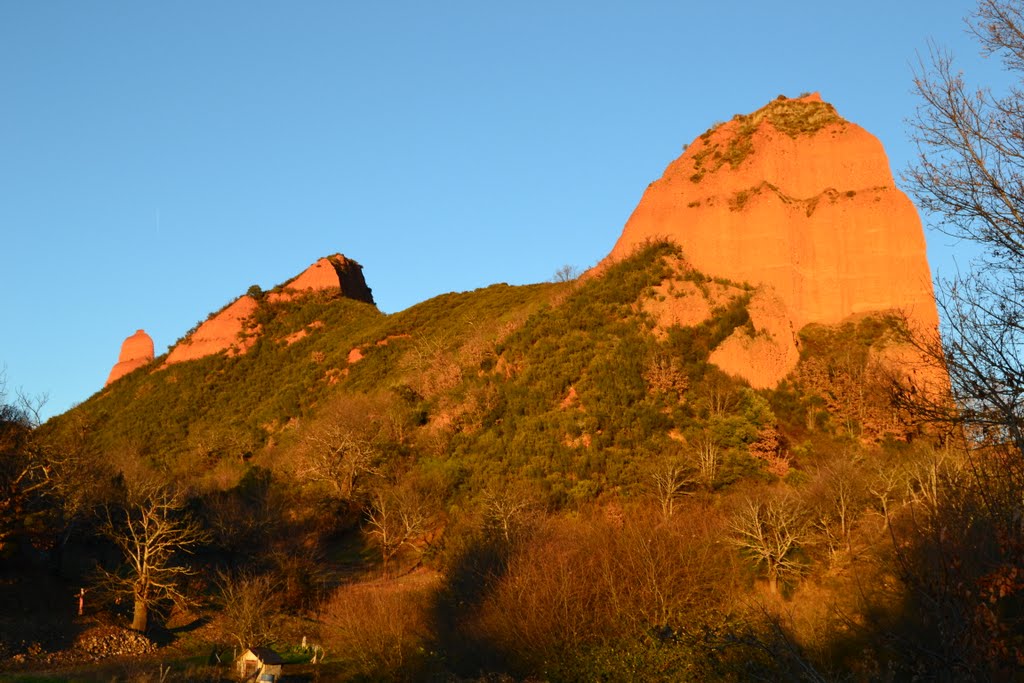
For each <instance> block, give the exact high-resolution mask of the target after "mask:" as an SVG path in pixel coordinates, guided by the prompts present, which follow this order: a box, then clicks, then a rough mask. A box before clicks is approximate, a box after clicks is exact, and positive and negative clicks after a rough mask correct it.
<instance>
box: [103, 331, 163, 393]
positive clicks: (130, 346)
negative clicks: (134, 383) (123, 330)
mask: <svg viewBox="0 0 1024 683" xmlns="http://www.w3.org/2000/svg"><path fill="white" fill-rule="evenodd" d="M152 360H153V340H152V339H151V338H150V336H149V335H148V334H146V332H145V330H136V331H135V334H133V335H131V336H130V337H128V338H127V339H125V340H124V342H122V343H121V353H120V354H119V355H118V357H117V363H116V364H115V365H114V367H113V368H111V369H110V374H109V375H108V376H107V381H106V383H105V384H104V385H103V386H108V385H109V384H111V383H112V382H115V381H116V380H119V379H121V378H122V377H124V376H125V375H127V374H128V373H129V372H131V371H133V370H137V369H138V368H141V367H142V366H143V365H146V364H147V363H149V362H151V361H152Z"/></svg>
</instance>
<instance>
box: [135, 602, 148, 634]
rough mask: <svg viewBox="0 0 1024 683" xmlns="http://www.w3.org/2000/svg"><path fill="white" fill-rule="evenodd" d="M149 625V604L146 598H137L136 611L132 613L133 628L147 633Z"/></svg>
mask: <svg viewBox="0 0 1024 683" xmlns="http://www.w3.org/2000/svg"><path fill="white" fill-rule="evenodd" d="M147 626H149V606H148V605H147V604H146V602H145V600H142V599H140V598H135V612H134V614H133V615H132V629H134V630H136V631H138V632H140V633H145V632H146V627H147Z"/></svg>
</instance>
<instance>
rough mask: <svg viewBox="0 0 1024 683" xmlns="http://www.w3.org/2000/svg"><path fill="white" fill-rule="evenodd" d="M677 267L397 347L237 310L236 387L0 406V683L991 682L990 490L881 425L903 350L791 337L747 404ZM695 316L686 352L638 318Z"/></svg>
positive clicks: (527, 304)
mask: <svg viewBox="0 0 1024 683" xmlns="http://www.w3.org/2000/svg"><path fill="white" fill-rule="evenodd" d="M680 257H681V255H680V254H679V252H678V249H677V248H675V247H673V246H672V245H670V244H667V243H658V244H651V245H648V246H647V247H646V248H644V249H642V250H640V251H638V252H637V253H636V254H635V255H634V257H632V258H631V259H629V260H627V261H624V262H622V263H619V264H617V265H615V266H613V267H611V268H610V269H608V270H607V272H605V273H603V274H602V275H600V276H596V277H587V278H585V279H583V280H566V281H563V282H555V283H549V284H541V285H534V286H529V287H509V286H506V285H495V286H492V287H489V288H486V289H482V290H477V291H475V292H468V293H463V294H449V295H445V296H441V297H437V298H435V299H432V300H429V301H427V302H424V303H423V304H420V305H418V306H415V307H413V308H411V309H409V310H407V311H404V312H402V313H399V314H395V315H390V316H385V315H382V314H380V313H379V312H377V311H376V310H375V309H374V308H373V307H372V306H369V305H367V304H362V303H359V302H354V301H351V300H348V299H345V298H342V297H331V296H330V295H325V294H314V295H310V296H308V297H305V298H301V299H297V300H295V301H292V302H281V303H273V304H272V303H269V302H267V301H263V302H261V308H260V311H259V313H258V316H259V322H260V324H261V325H262V326H263V329H264V331H265V332H264V334H263V335H262V336H261V338H260V339H259V341H258V342H257V343H256V345H255V346H254V347H253V348H252V349H251V350H250V352H249V353H248V354H246V355H244V356H240V357H235V358H227V357H224V356H217V357H211V358H207V359H203V360H198V361H192V362H188V363H182V364H178V365H174V366H170V367H166V368H163V369H160V368H159V365H160V359H157V361H156V362H155V363H154V364H153V365H151V366H148V367H146V368H143V369H141V370H138V371H136V372H134V373H132V374H130V375H128V376H126V377H124V378H123V379H121V380H119V381H117V382H115V383H114V384H112V385H111V386H110V387H108V388H106V389H105V390H103V391H102V392H100V393H99V394H97V395H96V396H94V397H92V398H91V399H89V400H88V401H86V402H85V403H83V404H82V405H80V406H78V407H77V408H75V409H74V410H72V411H69V412H68V413H66V414H64V415H62V416H59V417H57V418H54V419H52V420H50V421H49V422H47V423H46V424H44V425H42V426H38V427H35V426H34V424H33V420H32V415H31V410H30V409H31V405H30V403H25V402H21V403H19V402H18V401H17V400H16V399H17V397H13V396H11V397H8V398H9V399H10V400H8V401H7V403H6V404H5V405H6V406H7V407H6V409H5V411H6V412H5V413H4V416H3V422H2V424H3V432H2V436H3V444H2V445H3V449H2V450H3V486H4V497H3V498H4V501H5V502H4V504H3V506H2V508H0V524H2V526H0V542H2V552H3V554H4V573H3V585H2V586H0V590H2V596H0V597H2V599H3V601H4V607H5V608H4V609H3V610H0V613H2V614H3V616H2V617H0V638H2V643H3V648H4V654H5V658H6V662H7V663H8V664H5V665H4V666H5V667H8V666H13V669H14V670H15V671H18V670H20V671H23V673H21V674H18V675H19V676H23V677H25V679H26V680H32V675H33V674H31V672H32V671H40V672H42V671H49V672H51V673H50V674H48V675H52V676H55V677H56V678H57V679H61V678H60V677H61V676H65V677H69V678H73V677H75V676H77V677H79V679H82V680H107V679H109V678H110V677H111V676H116V675H121V676H124V675H127V674H125V673H124V670H125V669H123V668H122V669H116V668H115V669H113V670H112V669H110V668H109V666H111V665H110V664H108V665H106V666H107V667H108V668H102V666H101V664H89V663H88V661H85V660H83V659H82V658H79V659H78V660H76V659H75V657H76V656H78V655H76V654H75V653H80V648H79V649H76V647H78V646H76V645H75V643H76V642H80V641H81V639H82V638H83V637H85V636H86V635H87V634H89V633H92V632H93V631H94V630H95V629H96V628H100V627H108V626H119V627H128V626H134V627H135V628H136V629H138V630H141V631H144V632H147V633H148V634H149V635H150V637H151V638H153V639H154V640H156V641H157V642H159V643H161V644H162V645H163V647H162V648H161V649H158V650H157V652H156V654H152V653H151V654H142V655H139V656H138V657H136V658H134V659H131V658H129V659H128V660H127V663H123V664H122V665H121V666H122V667H128V666H135V667H136V668H135V669H133V672H134V673H132V674H131V675H132V676H135V677H138V676H142V675H152V676H153V677H154V678H153V680H157V677H158V676H159V675H160V674H159V672H158V667H159V666H161V665H162V662H170V663H173V671H172V673H171V674H170V675H172V676H176V677H179V678H191V679H196V680H200V679H208V680H215V679H217V678H229V677H230V676H231V671H230V670H229V669H228V668H227V667H226V666H223V665H222V666H217V665H216V664H206V661H207V656H208V655H209V654H210V652H211V650H212V649H214V648H216V649H217V650H219V651H220V652H223V653H228V652H230V651H231V650H232V649H234V650H236V651H237V650H238V649H240V648H242V647H244V646H250V645H262V644H268V645H272V646H275V647H277V648H279V649H281V650H282V651H284V652H286V653H289V657H290V658H291V661H294V662H296V663H295V664H293V665H291V666H292V671H293V675H295V676H299V677H301V676H309V677H312V676H315V675H320V676H323V677H326V678H327V679H360V678H362V679H373V680H376V679H381V678H395V679H441V680H444V679H451V680H455V679H476V678H478V677H481V676H485V675H489V674H503V675H507V676H510V677H513V678H515V679H537V680H594V679H603V680H639V679H644V680H704V679H708V678H718V679H725V680H729V679H734V680H745V679H748V678H752V677H761V678H805V679H809V680H829V679H833V678H843V677H853V678H858V679H873V678H910V677H914V676H917V675H923V676H929V677H931V676H936V677H943V676H946V677H950V678H961V677H962V676H963V672H965V671H966V672H971V671H976V670H978V669H977V667H982V668H983V669H984V670H986V671H997V672H998V671H1010V670H1012V668H1013V667H1014V666H1016V662H1017V659H1016V657H1017V656H1018V652H1019V650H1018V645H1019V643H1018V638H1019V636H1018V634H1017V631H1016V630H1015V626H1016V621H1015V619H1016V617H1015V616H1012V618H1011V615H1015V614H1016V613H1017V611H1016V603H1017V602H1018V601H1019V595H1018V591H1019V579H1018V578H1017V574H1015V573H1014V572H1013V569H1012V567H1014V566H1016V565H1014V564H1013V563H1012V562H1009V560H1012V559H1013V558H1014V557H1016V556H1015V555H1014V554H1013V553H1014V548H1017V547H1018V546H1019V540H1018V537H1007V536H1006V535H1005V534H1006V531H1007V529H1008V528H1011V527H1012V523H1013V522H1012V520H1006V519H1002V518H1001V517H1000V515H1002V514H1003V511H1004V510H1009V509H1013V508H1012V507H1009V508H1004V506H1003V503H1004V500H1003V497H1004V496H1013V495H1015V494H1014V491H1015V490H1016V489H1014V487H1013V485H1012V479H1013V478H1014V476H1015V471H1014V470H1013V469H1012V468H1008V467H1007V466H1006V465H1008V461H1002V460H999V459H998V457H999V456H998V448H995V447H993V448H994V450H993V454H994V455H993V456H992V457H988V456H986V457H984V458H979V457H975V456H976V455H977V453H976V452H975V451H972V453H974V455H970V454H969V453H968V451H967V450H966V449H965V442H964V440H963V438H962V436H959V435H958V436H954V434H955V432H953V431H950V430H948V429H946V428H945V427H944V426H943V425H941V424H932V425H929V424H926V423H924V422H922V421H921V420H920V419H919V418H918V417H917V416H915V415H913V414H912V413H911V412H909V410H908V407H907V405H906V402H905V401H901V400H899V396H898V394H897V393H895V392H894V391H893V390H892V389H893V384H892V381H893V378H892V375H891V373H890V372H888V371H887V370H886V364H885V362H884V358H885V350H886V349H887V348H890V347H892V346H893V345H896V344H901V343H904V342H903V341H902V336H901V335H902V332H901V327H900V324H899V321H897V320H895V319H891V318H886V317H884V316H866V317H862V318H860V319H857V320H853V321H850V322H848V323H847V324H844V325H842V326H839V327H828V328H827V327H820V326H809V327H808V328H806V329H804V330H802V331H801V347H802V356H801V361H800V364H799V366H798V368H797V370H796V371H794V372H793V373H792V375H791V376H790V378H789V379H788V380H787V381H785V382H784V383H783V384H782V385H780V386H779V387H778V388H777V389H774V390H760V391H755V390H752V389H751V388H749V386H747V385H746V384H745V383H743V382H742V381H741V380H737V379H735V378H732V377H729V376H727V375H725V374H723V373H722V372H720V371H719V370H718V369H717V368H716V367H715V366H713V365H711V364H710V363H709V362H708V356H709V354H710V352H711V350H712V349H714V347H715V346H716V345H717V344H719V343H720V342H721V341H722V340H723V339H725V338H726V337H727V336H728V335H729V334H730V333H731V332H732V331H733V330H734V329H736V328H737V327H743V326H747V325H749V319H748V316H747V314H746V309H745V304H746V301H747V300H748V299H749V288H746V287H745V286H743V285H735V284H732V283H723V282H718V283H716V282H715V281H713V280H711V279H710V278H708V277H706V276H704V275H702V274H700V273H696V272H693V271H692V270H688V269H686V267H685V265H684V262H683V261H682V260H681V258H680ZM668 281H672V282H688V283H696V285H697V286H696V288H694V289H684V288H682V287H680V288H679V292H680V293H679V294H678V295H676V294H672V293H669V294H667V295H666V294H664V292H665V291H666V288H664V287H660V288H658V289H657V291H656V289H655V288H656V287H658V286H659V285H663V284H664V283H666V282H668ZM716 284H718V285H722V286H725V285H729V288H730V290H731V291H733V292H734V293H735V294H734V296H732V297H731V298H725V299H722V300H721V301H720V302H719V303H720V305H719V306H718V307H717V308H715V309H714V310H713V313H712V315H711V317H710V318H709V319H707V320H704V321H703V322H700V323H698V324H696V325H692V326H688V327H682V326H679V325H672V326H668V327H663V326H659V324H658V323H657V321H656V320H655V319H654V317H652V316H651V315H650V314H649V313H647V312H646V311H645V307H644V301H645V300H647V299H650V298H652V297H659V296H678V297H679V298H680V299H683V298H684V297H685V296H687V295H688V296H694V294H693V292H694V291H697V292H710V291H711V290H712V289H713V287H714V286H715V285H716ZM669 291H670V292H671V290H669ZM684 291H685V292H689V294H682V292H684ZM658 292H662V293H660V294H659V293H658ZM698 295H700V294H698ZM313 323H316V325H315V326H314V327H309V326H310V325H311V324H313ZM301 329H307V330H311V331H310V333H309V334H307V336H305V337H303V338H301V339H299V340H298V341H295V342H293V343H290V344H289V343H287V342H286V339H287V338H288V337H289V336H290V335H292V334H293V333H294V332H296V331H298V330H301ZM352 349H359V353H357V354H353V353H352ZM993 458H995V459H993ZM1002 482H1005V483H1006V485H1005V486H1004V485H1003V483H1002ZM1007 514H1008V513H1007ZM1006 525H1010V526H1009V527H1008V526H1006ZM80 587H85V588H87V589H88V591H89V592H88V593H87V594H86V610H85V614H84V615H83V616H82V617H78V616H77V615H76V614H75V609H76V604H75V598H74V594H75V593H76V592H77V591H78V589H79V588H80ZM303 638H305V639H306V648H305V649H304V648H302V647H301V643H302V639H303ZM314 644H315V645H316V646H318V647H319V648H322V652H323V654H322V655H318V656H317V659H318V660H320V661H319V662H318V663H316V664H312V663H303V662H309V660H310V659H311V658H313V657H314V656H315V655H316V653H317V652H320V650H317V649H315V648H314V647H313V645H314ZM60 651H64V652H65V653H66V654H65V655H55V654H53V653H54V652H60ZM224 658H225V659H230V656H225V657H224ZM112 661H114V662H117V661H121V660H117V659H114V660H112ZM12 662H13V664H12ZM131 662H134V664H131ZM168 666H170V664H168ZM74 667H78V668H74ZM83 667H84V668H83ZM146 667H149V668H148V669H147V668H146ZM1003 667H1005V668H1003ZM161 670H162V669H161ZM61 671H63V672H64V673H60V672H61ZM112 671H113V673H112ZM119 671H120V672H121V673H120V674H118V672H119ZM68 672H72V673H68ZM147 672H148V673H147ZM12 675H14V674H12ZM39 675H43V674H39Z"/></svg>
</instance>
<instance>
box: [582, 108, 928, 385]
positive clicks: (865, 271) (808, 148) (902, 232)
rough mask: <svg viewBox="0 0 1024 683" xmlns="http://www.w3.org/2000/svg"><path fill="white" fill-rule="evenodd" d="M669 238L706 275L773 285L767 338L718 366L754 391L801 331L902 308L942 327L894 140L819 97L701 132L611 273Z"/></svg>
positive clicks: (647, 206) (616, 255) (790, 356)
mask: <svg viewBox="0 0 1024 683" xmlns="http://www.w3.org/2000/svg"><path fill="white" fill-rule="evenodd" d="M662 238H668V239H671V240H673V241H675V242H676V243H678V244H679V245H680V246H681V247H682V252H683V257H684V258H685V259H686V261H688V262H689V263H691V264H692V265H693V267H694V268H695V269H697V270H698V271H701V272H703V273H706V274H709V275H713V276H716V277H724V278H728V279H730V280H733V281H735V282H739V283H749V284H750V285H753V286H755V287H758V288H764V293H762V294H760V295H759V296H760V299H758V298H757V297H755V301H754V302H752V309H751V316H752V318H753V319H754V324H755V328H756V329H758V330H760V331H763V333H762V334H760V335H759V336H758V337H756V338H749V337H748V338H741V336H738V334H737V335H734V337H733V338H730V339H729V340H727V342H726V343H724V344H723V345H722V347H721V348H720V349H719V350H718V351H716V353H715V356H714V357H713V359H712V360H713V361H714V362H716V363H719V364H721V365H722V367H723V368H725V369H727V370H728V371H729V372H732V373H733V374H738V375H740V376H743V377H745V378H746V379H748V381H750V382H751V383H752V384H753V385H755V386H774V385H775V384H776V383H777V382H778V381H779V380H780V379H781V378H782V377H783V376H785V373H786V372H788V370H786V368H787V367H789V368H790V369H791V367H792V366H793V365H795V363H796V358H797V353H798V352H797V349H796V346H795V344H793V343H791V342H790V341H789V340H790V337H791V336H792V334H791V332H792V331H795V330H799V329H800V328H802V327H803V326H804V325H806V324H807V323H811V322H818V323H824V324H835V323H838V322H840V321H842V320H843V319H845V318H847V317H849V316H851V315H854V314H858V313H864V312H869V311H887V310H898V311H900V312H902V313H903V314H904V315H906V317H907V319H908V321H909V323H910V325H911V327H912V328H914V329H915V330H920V331H930V330H934V329H935V328H936V326H937V324H938V314H937V312H936V307H935V299H934V293H933V290H932V284H931V273H930V270H929V267H928V261H927V256H926V251H925V241H924V233H923V230H922V228H921V221H920V219H919V218H918V215H917V211H916V210H915V208H914V205H913V204H912V203H911V202H910V200H909V199H908V198H907V196H906V195H904V194H903V193H902V192H901V191H900V190H899V189H897V188H896V186H895V183H894V181H893V177H892V173H891V172H890V170H889V162H888V159H887V157H886V155H885V151H884V150H883V148H882V145H881V143H880V142H879V141H878V139H876V138H875V137H874V136H872V135H871V134H870V133H868V132H867V131H865V130H864V129H862V128H860V127H859V126H857V125H855V124H852V123H850V122H848V121H845V120H843V119H842V118H841V117H839V115H838V114H837V113H836V112H835V109H834V108H833V107H832V105H830V104H826V103H824V102H822V101H821V98H820V97H819V96H818V95H817V94H815V95H810V96H806V97H802V98H799V99H786V98H780V99H778V100H775V101H773V102H771V103H770V104H768V105H767V106H766V107H763V108H762V109H760V110H758V111H756V112H754V113H753V114H750V115H747V116H737V117H735V118H733V120H731V121H729V122H727V123H724V124H721V125H719V126H718V127H716V128H714V129H712V130H710V131H708V132H707V133H705V134H703V135H701V136H700V137H699V138H698V139H697V140H695V141H694V142H693V144H691V145H690V146H689V147H688V148H687V149H686V152H685V153H684V154H683V155H682V156H681V157H679V158H678V159H676V160H675V161H673V162H672V163H671V164H669V166H668V168H667V169H666V170H665V172H664V174H663V175H662V177H661V178H660V179H658V180H656V181H655V182H654V183H652V184H651V185H650V186H649V187H648V188H647V191H646V192H645V193H644V195H643V198H642V199H641V200H640V203H639V205H638V206H637V208H636V210H635V211H634V212H633V214H632V216H630V218H629V221H628V222H627V223H626V226H625V228H624V230H623V232H622V235H621V237H620V238H619V240H618V242H617V243H616V244H615V247H614V248H613V250H612V252H611V254H609V256H608V258H607V259H605V261H604V262H603V263H602V264H601V266H599V268H601V267H603V266H604V265H606V264H608V263H610V262H613V261H616V260H619V259H621V258H624V257H626V256H628V255H629V254H631V253H632V252H633V251H634V250H635V249H636V248H637V247H639V246H640V245H642V244H643V243H645V242H647V241H649V240H656V239H662Z"/></svg>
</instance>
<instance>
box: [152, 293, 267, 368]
mask: <svg viewBox="0 0 1024 683" xmlns="http://www.w3.org/2000/svg"><path fill="white" fill-rule="evenodd" d="M258 305H259V304H258V303H257V302H256V299H254V298H252V297H251V296H249V295H248V294H246V295H245V296H242V297H240V298H238V299H236V300H235V302H234V303H232V304H231V305H230V306H228V307H227V308H225V309H224V310H223V311H221V312H220V313H217V314H216V315H215V316H213V317H212V318H210V319H209V320H207V321H206V322H204V323H203V324H202V325H200V326H199V327H198V328H197V329H196V331H195V332H193V333H192V334H191V336H189V337H188V338H187V339H186V340H185V341H183V342H181V343H180V344H178V345H177V346H175V347H174V348H173V349H171V353H170V354H169V355H168V356H167V364H168V365H173V364H174V363H181V362H183V361H187V360H195V359H197V358H204V357H206V356H212V355H213V354H215V353H220V352H221V351H226V352H227V353H228V355H229V356H234V355H238V354H242V353H245V352H246V351H248V350H249V348H250V347H251V346H252V345H253V344H255V343H256V335H257V334H258V330H256V329H252V330H247V329H246V328H247V327H248V323H249V322H250V318H251V317H252V314H253V313H255V312H256V308H257V307H258ZM243 333H245V334H243Z"/></svg>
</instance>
